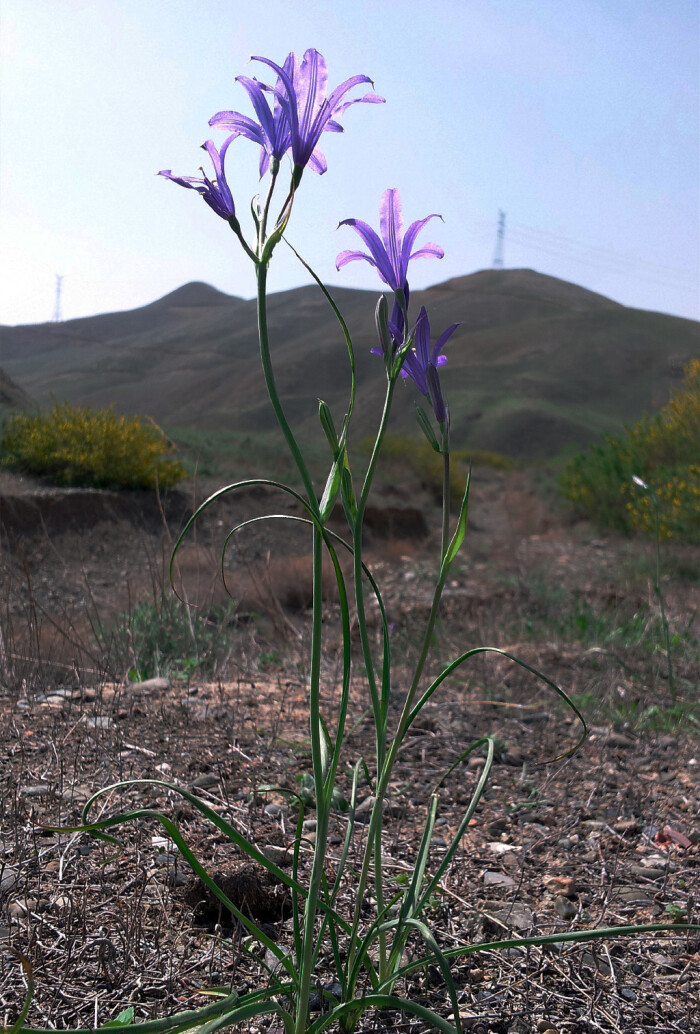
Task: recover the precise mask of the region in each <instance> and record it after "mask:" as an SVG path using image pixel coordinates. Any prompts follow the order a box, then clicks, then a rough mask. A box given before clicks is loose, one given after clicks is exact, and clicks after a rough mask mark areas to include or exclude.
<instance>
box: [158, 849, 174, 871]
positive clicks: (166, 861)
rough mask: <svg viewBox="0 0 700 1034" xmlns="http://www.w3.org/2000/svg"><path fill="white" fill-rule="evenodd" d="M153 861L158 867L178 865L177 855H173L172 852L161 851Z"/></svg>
mask: <svg viewBox="0 0 700 1034" xmlns="http://www.w3.org/2000/svg"><path fill="white" fill-rule="evenodd" d="M153 861H154V862H155V864H156V865H158V866H161V867H162V866H166V865H176V864H177V862H178V857H177V855H174V854H171V853H170V851H159V852H158V854H157V855H156V856H155V858H154V859H153Z"/></svg>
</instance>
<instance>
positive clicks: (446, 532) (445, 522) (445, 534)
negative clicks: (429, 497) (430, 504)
mask: <svg viewBox="0 0 700 1034" xmlns="http://www.w3.org/2000/svg"><path fill="white" fill-rule="evenodd" d="M450 501H451V499H450V438H449V433H448V434H444V435H443V436H442V548H441V550H440V563H441V564H442V561H443V560H444V559H445V554H446V553H447V547H448V546H449V544H450Z"/></svg>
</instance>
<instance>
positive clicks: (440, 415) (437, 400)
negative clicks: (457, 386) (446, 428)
mask: <svg viewBox="0 0 700 1034" xmlns="http://www.w3.org/2000/svg"><path fill="white" fill-rule="evenodd" d="M425 379H426V387H427V389H428V397H429V398H430V401H431V403H432V406H433V412H434V413H435V419H436V420H437V422H438V423H439V424H442V423H444V421H445V420H446V419H447V409H446V407H445V401H444V399H443V397H442V388H441V387H440V378H439V377H438V372H437V370H436V369H435V367H434V366H432V365H431V366H428V369H427V371H426V375H425Z"/></svg>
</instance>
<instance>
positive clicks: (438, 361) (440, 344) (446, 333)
mask: <svg viewBox="0 0 700 1034" xmlns="http://www.w3.org/2000/svg"><path fill="white" fill-rule="evenodd" d="M458 326H459V323H453V324H452V326H451V327H448V328H447V330H443V332H442V334H441V335H440V337H439V338H438V339H437V341H436V342H435V344H434V345H433V351H432V355H431V356H430V361H431V363H434V364H435V365H436V366H442V365H443V363H446V362H447V356H446V355H440V353H441V352H442V350H443V348H444V347H445V345H446V344H447V342H448V341H449V339H450V338H451V337H452V335H453V334H454V332H455V330H456V329H457V327H458Z"/></svg>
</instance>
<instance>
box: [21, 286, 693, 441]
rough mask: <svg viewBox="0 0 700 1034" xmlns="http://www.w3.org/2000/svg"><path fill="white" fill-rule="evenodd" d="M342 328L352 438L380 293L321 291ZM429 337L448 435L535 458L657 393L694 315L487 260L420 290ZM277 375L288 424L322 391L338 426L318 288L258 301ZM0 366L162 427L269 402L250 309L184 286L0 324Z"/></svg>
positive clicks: (241, 416) (35, 383)
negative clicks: (351, 357) (354, 390)
mask: <svg viewBox="0 0 700 1034" xmlns="http://www.w3.org/2000/svg"><path fill="white" fill-rule="evenodd" d="M332 294H333V297H334V298H335V300H336V302H337V303H338V305H339V307H340V309H341V311H342V312H343V314H344V316H345V318H346V320H347V323H348V326H349V328H350V330H351V333H352V335H353V340H354V344H355V349H356V359H357V380H358V403H357V407H356V415H355V422H354V433H355V434H356V435H357V436H361V435H363V434H366V433H367V432H369V431H371V430H372V429H373V428H374V427H375V426H376V423H377V420H378V417H379V413H380V411H381V400H382V397H383V393H384V386H385V378H384V373H383V370H382V364H381V361H380V360H379V359H378V358H377V357H375V356H372V355H370V348H371V347H373V345H374V343H375V329H374V306H375V303H376V298H377V293H376V292H374V291H355V290H348V289H343V288H340V289H338V288H335V287H334V288H332ZM420 305H425V306H426V307H427V309H428V312H429V315H430V319H431V324H432V328H433V333H434V336H436V335H437V334H438V333H440V332H441V331H442V330H443V329H444V328H445V327H446V326H447V325H448V324H450V323H452V322H457V321H459V322H460V327H459V329H458V331H457V332H456V333H455V334H454V336H453V338H452V339H451V341H450V343H449V346H448V348H447V353H448V355H449V365H448V366H447V367H446V368H445V370H444V372H443V383H444V387H445V392H446V395H447V397H448V399H449V403H450V408H451V413H452V425H453V430H454V434H453V437H454V441H455V444H459V445H466V446H473V447H478V448H487V449H495V450H498V451H503V452H506V453H509V454H511V455H519V456H528V457H535V456H547V455H553V454H556V453H558V452H559V451H560V450H561V448H562V446H566V445H571V446H580V445H584V444H585V443H586V442H588V441H590V440H591V439H592V438H593V437H595V436H597V435H598V434H600V433H601V432H606V431H616V430H618V429H619V428H620V427H621V426H622V424H624V423H625V422H630V421H633V420H635V419H637V418H638V417H639V416H640V414H641V413H642V412H643V411H644V410H645V409H650V408H652V407H654V406H657V405H660V404H662V403H663V402H664V401H665V399H666V398H667V396H668V391H669V389H670V388H671V387H672V386H673V385H674V384H676V383H679V381H680V379H681V376H682V368H683V364H684V363H685V362H686V361H687V360H688V359H689V358H690V357H691V356H697V355H700V335H699V333H698V330H699V325H698V324H697V323H695V322H694V321H692V320H684V319H680V318H677V317H673V316H666V315H664V314H661V313H652V312H646V311H641V310H635V309H628V308H626V307H624V306H622V305H619V304H617V303H615V302H613V301H611V300H610V299H607V298H605V297H603V296H602V295H598V294H595V293H593V292H591V291H587V290H585V289H584V288H581V287H578V286H576V285H574V284H569V283H566V282H564V281H561V280H557V279H556V278H554V277H548V276H544V275H542V274H539V273H536V272H534V271H532V270H527V269H516V270H485V271H483V272H480V273H475V274H472V275H470V276H465V277H459V278H457V279H454V280H450V281H447V282H446V283H443V284H439V285H437V286H435V287H431V288H429V289H428V290H426V291H421V292H416V293H415V295H414V296H413V297H412V299H411V309H412V311H413V313H414V314H415V313H417V312H418V309H419V306H420ZM268 321H269V328H270V340H271V345H272V352H273V361H274V365H275V374H276V378H277V385H278V390H279V392H280V395H281V397H282V400H283V402H284V405H285V407H286V410H287V412H288V416H289V418H290V420H291V422H292V424H293V425H294V426H295V427H296V428H297V429H298V430H299V431H300V432H301V433H302V435H306V434H309V433H313V434H315V433H316V428H317V420H318V418H317V410H318V398H319V397H320V398H324V399H325V400H326V401H327V402H328V403H329V404H330V405H331V407H332V409H333V411H334V413H335V414H336V418H337V420H338V422H339V421H340V419H341V418H342V414H343V412H344V411H345V406H346V399H347V391H348V387H349V375H348V369H347V357H346V351H345V345H344V342H343V338H342V335H341V333H340V331H339V328H338V326H337V323H336V321H335V318H334V316H333V314H332V312H331V310H330V308H329V306H328V304H327V302H326V300H325V299H324V297H323V295H322V294H321V292H320V291H318V289H317V288H315V287H302V288H298V289H295V290H292V291H285V292H281V293H279V294H274V295H272V296H270V298H269V317H268ZM0 357H1V361H2V365H3V367H4V368H5V370H6V371H7V372H8V373H9V375H10V376H11V377H12V378H13V379H14V380H15V381H17V382H18V383H20V384H22V386H23V387H24V388H25V389H26V390H27V391H29V392H30V393H31V394H32V395H33V396H34V397H35V398H37V400H38V401H39V402H41V403H46V402H47V401H48V400H49V398H50V396H52V395H53V396H54V397H57V398H65V399H68V400H70V401H72V402H76V403H83V404H89V405H93V406H98V405H100V406H101V405H108V404H110V403H114V404H115V405H116V407H117V408H118V409H119V410H122V411H125V412H136V413H143V414H148V415H150V416H152V417H154V419H156V420H157V421H158V422H159V423H161V424H164V425H165V426H167V427H169V428H176V427H188V428H197V429H201V430H205V431H206V430H221V429H227V430H233V431H245V432H256V431H257V432H260V433H262V432H266V431H268V430H269V429H270V427H271V413H270V408H269V402H268V400H267V395H266V391H265V385H264V383H263V379H262V374H261V371H260V363H259V359H258V355H257V333H256V308H255V302H254V301H245V300H243V299H240V298H236V297H230V296H228V295H225V294H222V293H221V292H219V291H216V290H215V289H214V288H212V287H209V286H208V285H206V284H201V283H192V284H187V285H185V286H184V287H181V288H179V289H178V290H177V291H174V292H173V293H172V294H169V295H166V296H165V297H164V298H161V299H159V300H158V301H156V302H153V303H152V304H150V305H147V306H144V307H143V308H140V309H134V310H131V311H129V312H121V313H110V314H107V315H103V316H95V317H90V318H88V319H81V320H71V321H68V322H65V323H59V324H42V325H37V326H20V327H3V328H0ZM396 395H397V399H396V406H395V412H394V425H393V427H394V429H395V430H397V429H401V430H403V429H410V430H411V433H413V430H414V428H415V422H414V418H413V412H412V411H413V406H414V402H415V400H416V397H417V393H416V391H415V390H414V389H413V388H412V386H410V385H407V386H406V387H405V388H402V389H401V390H398V391H397V393H396Z"/></svg>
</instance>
